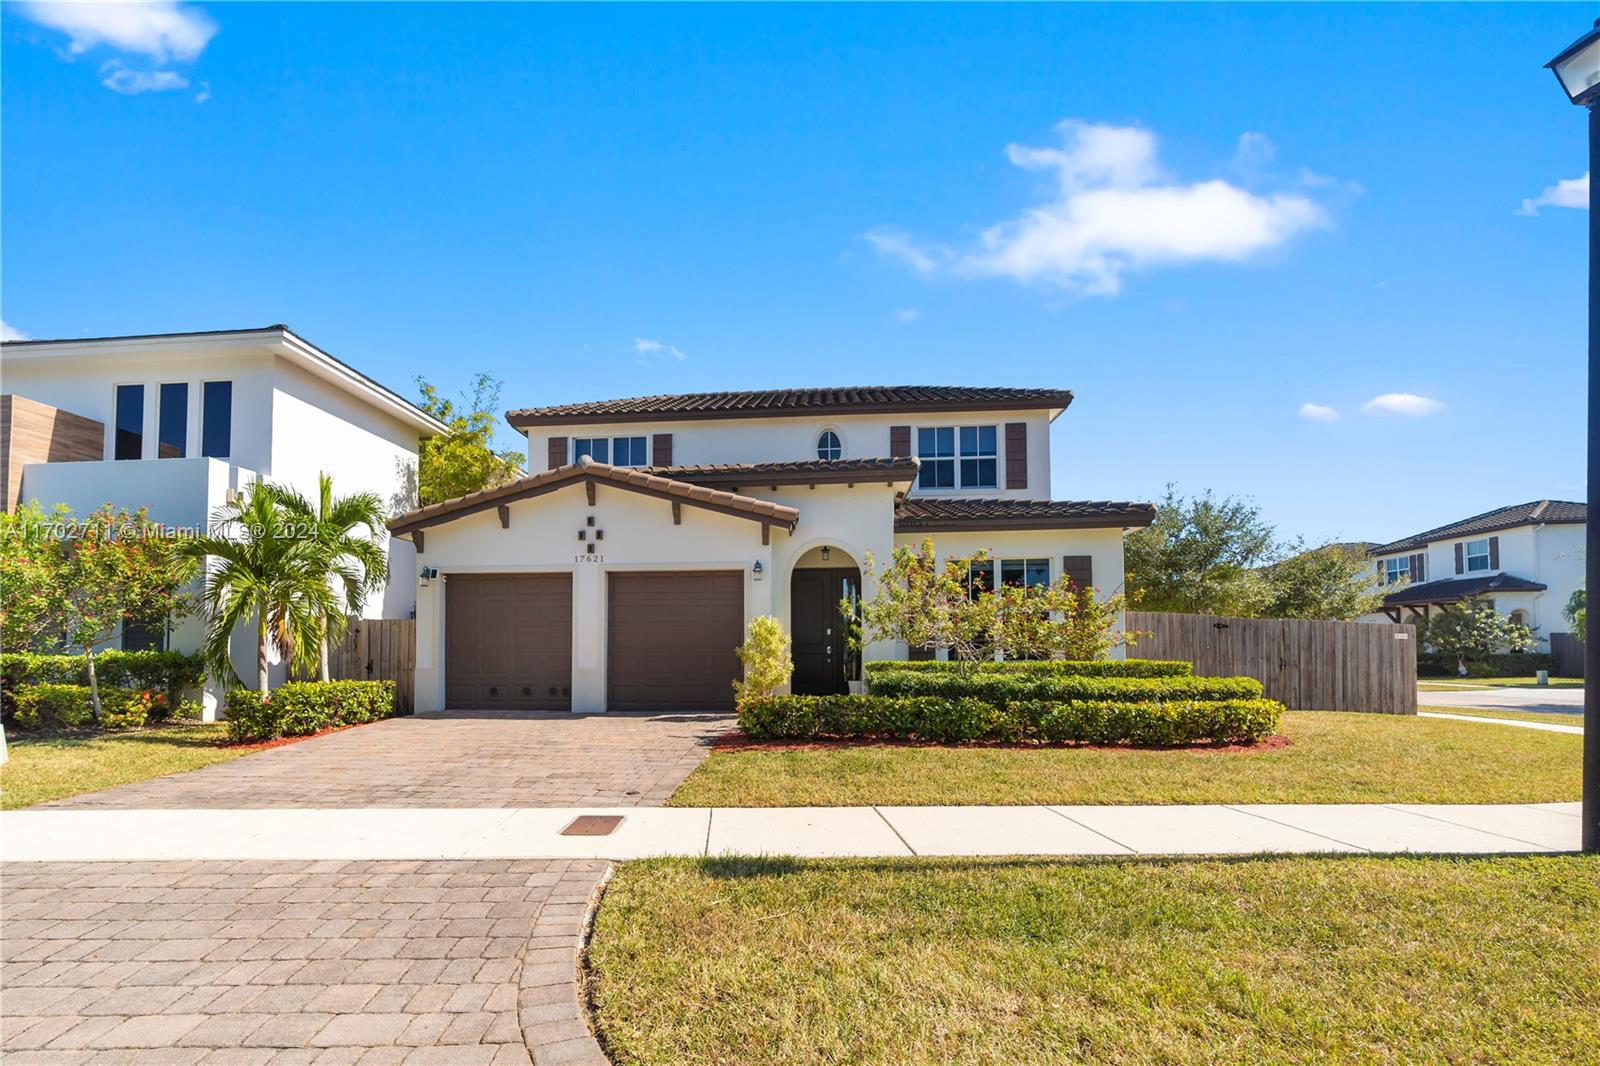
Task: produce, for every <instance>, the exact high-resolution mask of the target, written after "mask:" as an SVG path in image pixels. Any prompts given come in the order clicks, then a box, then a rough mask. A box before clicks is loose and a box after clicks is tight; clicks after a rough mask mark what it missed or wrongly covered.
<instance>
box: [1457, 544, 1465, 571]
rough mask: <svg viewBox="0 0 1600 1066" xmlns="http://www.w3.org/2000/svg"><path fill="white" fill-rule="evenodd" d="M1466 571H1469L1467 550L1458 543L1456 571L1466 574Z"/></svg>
mask: <svg viewBox="0 0 1600 1066" xmlns="http://www.w3.org/2000/svg"><path fill="white" fill-rule="evenodd" d="M1466 572H1467V557H1466V552H1465V549H1464V548H1462V546H1461V545H1460V544H1457V545H1456V573H1458V574H1464V573H1466Z"/></svg>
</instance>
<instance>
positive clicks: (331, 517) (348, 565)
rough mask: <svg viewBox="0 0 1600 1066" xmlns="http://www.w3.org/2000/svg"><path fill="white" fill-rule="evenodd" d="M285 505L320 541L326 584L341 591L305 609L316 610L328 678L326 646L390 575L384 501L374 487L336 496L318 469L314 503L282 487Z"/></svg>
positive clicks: (320, 658) (322, 669) (322, 671)
mask: <svg viewBox="0 0 1600 1066" xmlns="http://www.w3.org/2000/svg"><path fill="white" fill-rule="evenodd" d="M283 505H284V506H285V507H286V508H288V510H289V511H291V512H292V513H293V514H295V515H297V516H298V517H299V518H300V519H301V520H302V521H303V523H304V525H305V526H306V527H307V530H308V531H309V532H310V534H311V536H312V538H313V539H314V540H315V541H316V543H317V549H318V550H317V566H318V569H320V570H321V571H322V574H323V582H324V584H327V585H329V586H330V587H332V588H333V589H334V591H335V592H336V593H338V594H339V597H340V598H339V599H337V600H334V601H331V602H330V601H329V600H328V599H327V598H325V597H322V596H314V597H312V598H311V599H310V601H309V602H308V604H307V609H308V610H309V611H310V612H311V613H312V614H313V615H315V616H316V634H315V636H316V642H317V665H318V670H319V675H320V676H321V678H322V680H324V681H327V680H329V678H328V647H329V645H330V643H335V642H337V641H339V640H340V639H342V638H343V637H344V634H345V631H346V630H347V629H349V626H350V616H351V615H357V614H360V613H361V610H362V608H363V607H364V606H365V605H366V602H367V597H368V596H370V595H372V594H373V593H375V592H380V591H382V589H383V587H384V584H385V583H386V582H388V580H389V560H388V558H387V557H386V556H385V555H384V552H383V547H382V546H381V545H380V544H379V543H378V539H377V538H378V536H379V532H380V530H382V529H383V528H384V512H383V501H382V500H381V499H380V498H379V497H378V495H377V494H376V493H373V492H360V493H356V494H355V495H353V496H335V495H334V494H333V478H331V477H329V476H328V475H327V474H319V475H318V478H317V502H316V506H315V507H313V506H312V505H311V503H310V502H309V501H308V500H306V499H305V497H303V496H301V495H299V494H298V493H288V492H286V493H284V496H283Z"/></svg>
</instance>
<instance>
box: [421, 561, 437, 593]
mask: <svg viewBox="0 0 1600 1066" xmlns="http://www.w3.org/2000/svg"><path fill="white" fill-rule="evenodd" d="M417 576H418V577H420V578H421V579H422V580H421V581H420V584H421V585H422V587H423V588H427V587H428V582H430V581H432V580H433V579H434V578H436V577H438V576H439V568H438V567H437V566H424V567H423V568H422V573H421V574H419V575H417Z"/></svg>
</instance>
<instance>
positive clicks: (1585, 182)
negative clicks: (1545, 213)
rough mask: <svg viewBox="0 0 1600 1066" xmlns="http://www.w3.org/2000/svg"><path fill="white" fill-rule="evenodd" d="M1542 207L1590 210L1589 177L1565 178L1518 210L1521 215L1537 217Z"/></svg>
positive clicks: (1586, 175) (1523, 202)
mask: <svg viewBox="0 0 1600 1066" xmlns="http://www.w3.org/2000/svg"><path fill="white" fill-rule="evenodd" d="M1541 207H1575V208H1578V209H1579V210H1581V211H1587V210H1588V209H1589V175H1588V173H1585V174H1584V175H1583V177H1581V178H1565V179H1563V180H1561V181H1558V182H1556V183H1555V184H1554V185H1549V186H1546V187H1545V190H1544V192H1542V193H1540V194H1539V195H1538V196H1535V197H1534V198H1533V199H1531V200H1524V201H1522V206H1521V207H1519V208H1517V214H1519V215H1537V214H1538V213H1539V208H1541Z"/></svg>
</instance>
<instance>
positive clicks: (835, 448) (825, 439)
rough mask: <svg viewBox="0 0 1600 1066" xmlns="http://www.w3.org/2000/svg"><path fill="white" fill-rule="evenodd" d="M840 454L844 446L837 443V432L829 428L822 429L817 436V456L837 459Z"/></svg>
mask: <svg viewBox="0 0 1600 1066" xmlns="http://www.w3.org/2000/svg"><path fill="white" fill-rule="evenodd" d="M842 455H844V446H843V445H842V444H840V443H839V434H837V433H835V432H834V431H833V430H831V429H825V430H823V431H822V435H821V436H819V437H818V438H817V458H818V459H838V458H839V457H841V456H842Z"/></svg>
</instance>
